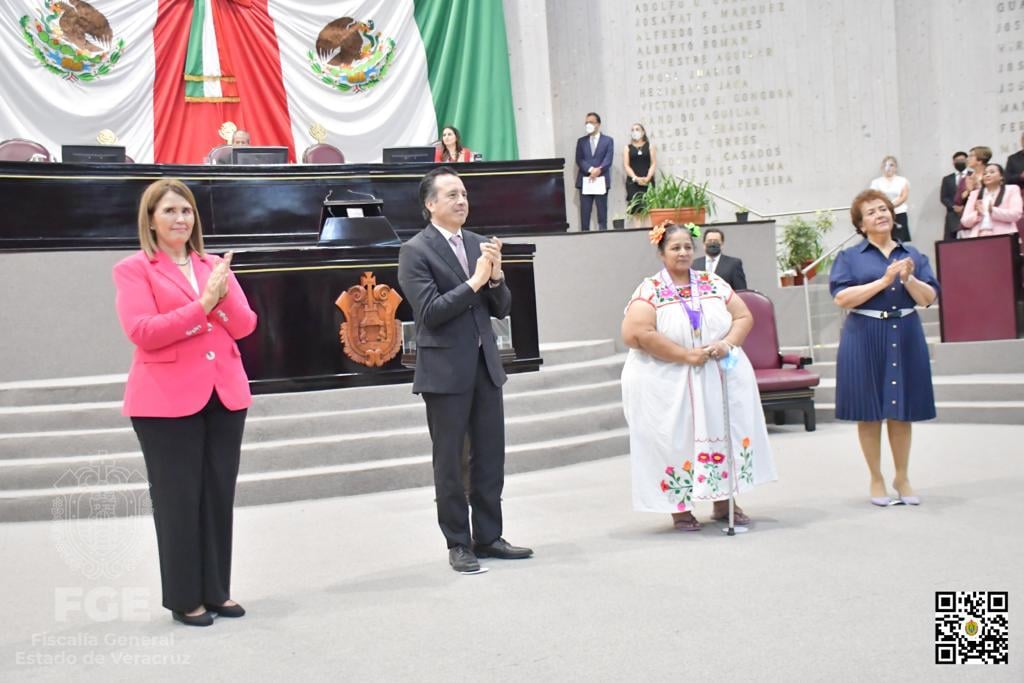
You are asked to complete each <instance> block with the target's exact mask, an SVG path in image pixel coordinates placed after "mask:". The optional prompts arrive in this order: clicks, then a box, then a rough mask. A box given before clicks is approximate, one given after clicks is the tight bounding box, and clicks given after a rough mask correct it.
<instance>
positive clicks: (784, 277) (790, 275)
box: [779, 269, 796, 287]
mask: <svg viewBox="0 0 1024 683" xmlns="http://www.w3.org/2000/svg"><path fill="white" fill-rule="evenodd" d="M795 281H796V271H795V270H789V269H786V270H783V271H782V272H780V273H779V284H780V285H782V286H783V287H792V286H793V283H794V282H795Z"/></svg>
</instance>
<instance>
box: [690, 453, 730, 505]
mask: <svg viewBox="0 0 1024 683" xmlns="http://www.w3.org/2000/svg"><path fill="white" fill-rule="evenodd" d="M697 462H699V463H701V464H702V465H704V472H705V474H701V475H698V476H697V483H699V484H703V483H705V482H707V484H708V486H709V487H711V495H712V496H713V497H716V496H719V495H721V494H722V493H723V492H724V491H723V490H722V488H720V487H724V486H725V480H727V479H728V478H729V470H727V469H725V467H723V465H724V463H725V454H724V453H719V452H717V451H715V452H714V453H698V454H697Z"/></svg>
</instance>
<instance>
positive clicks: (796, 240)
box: [778, 211, 834, 273]
mask: <svg viewBox="0 0 1024 683" xmlns="http://www.w3.org/2000/svg"><path fill="white" fill-rule="evenodd" d="M833 224H834V218H833V216H832V212H831V211H818V212H817V213H815V214H814V219H813V220H808V219H807V218H805V217H804V216H796V217H794V218H792V219H790V221H789V223H787V224H786V227H785V228H784V229H783V232H782V239H781V241H780V249H779V254H778V264H779V270H780V271H793V272H795V273H799V272H800V271H801V270H802V269H803V268H805V267H807V264H809V263H811V262H813V261H815V260H817V259H818V258H820V257H821V255H822V254H823V253H825V245H824V237H825V235H826V234H827V233H828V232H829V231H830V230H831V229H832V226H833ZM823 265H824V264H823ZM820 268H821V266H819V269H820Z"/></svg>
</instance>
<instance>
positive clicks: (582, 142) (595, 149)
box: [576, 112, 615, 232]
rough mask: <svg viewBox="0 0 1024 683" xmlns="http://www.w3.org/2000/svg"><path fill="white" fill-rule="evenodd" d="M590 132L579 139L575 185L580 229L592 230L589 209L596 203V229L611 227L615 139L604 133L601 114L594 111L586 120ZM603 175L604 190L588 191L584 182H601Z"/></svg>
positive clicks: (584, 230) (587, 129)
mask: <svg viewBox="0 0 1024 683" xmlns="http://www.w3.org/2000/svg"><path fill="white" fill-rule="evenodd" d="M584 127H585V128H586V131H587V134H586V135H584V136H583V137H581V138H580V139H579V140H577V141H576V189H577V190H579V191H580V230H581V231H583V232H587V231H589V230H590V212H591V210H592V208H593V206H594V204H595V203H596V204H597V229H598V230H607V229H608V191H609V190H610V189H611V182H612V175H611V174H612V157H613V156H614V155H615V142H614V141H613V140H612V139H611V138H610V137H608V136H607V135H601V117H600V116H598V115H597V114H596V113H595V112H590V113H589V114H587V118H586V121H585V123H584ZM598 178H603V179H604V192H602V193H600V194H587V193H586V192H584V191H583V183H585V182H586V183H595V182H600V181H598V180H597V179H598Z"/></svg>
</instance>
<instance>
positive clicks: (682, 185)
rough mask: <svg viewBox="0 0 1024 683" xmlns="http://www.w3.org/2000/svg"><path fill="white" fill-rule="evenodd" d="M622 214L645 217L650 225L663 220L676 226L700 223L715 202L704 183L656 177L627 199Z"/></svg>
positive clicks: (711, 210) (711, 209)
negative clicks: (655, 179)
mask: <svg viewBox="0 0 1024 683" xmlns="http://www.w3.org/2000/svg"><path fill="white" fill-rule="evenodd" d="M626 211H627V212H629V213H631V214H634V215H638V216H649V217H650V220H651V225H661V224H662V223H664V222H665V221H670V222H672V223H678V224H680V225H683V224H686V223H697V224H698V225H700V224H702V223H704V220H705V219H706V218H707V216H708V214H711V215H714V213H715V200H714V199H713V198H712V196H711V193H710V192H708V184H707V183H706V182H705V183H704V184H703V185H697V184H696V183H691V182H689V181H687V180H683V179H681V178H677V177H676V176H670V175H665V174H664V173H662V174H659V175H658V181H657V182H656V183H654V184H652V185H650V186H649V187H648V188H647V191H646V192H644V193H643V194H638V195H636V196H635V197H633V199H631V200H630V202H629V205H628V206H627V207H626Z"/></svg>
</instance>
